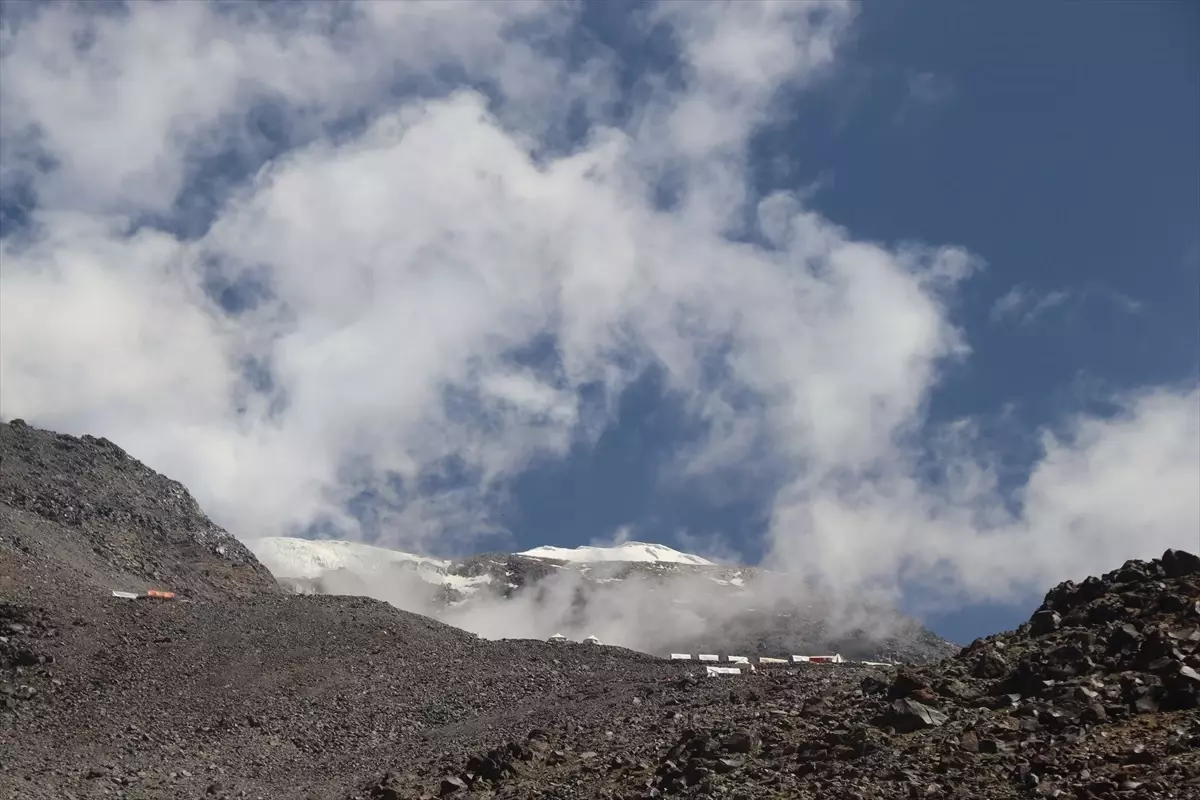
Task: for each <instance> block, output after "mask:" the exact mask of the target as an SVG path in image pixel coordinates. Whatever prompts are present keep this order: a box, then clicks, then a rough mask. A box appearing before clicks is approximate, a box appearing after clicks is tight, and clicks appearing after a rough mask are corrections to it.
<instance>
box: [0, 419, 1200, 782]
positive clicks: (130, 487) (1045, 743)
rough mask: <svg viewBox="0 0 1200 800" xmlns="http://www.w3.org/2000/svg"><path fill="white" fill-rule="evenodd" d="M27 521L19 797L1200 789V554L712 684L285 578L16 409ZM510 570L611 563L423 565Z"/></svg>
mask: <svg viewBox="0 0 1200 800" xmlns="http://www.w3.org/2000/svg"><path fill="white" fill-rule="evenodd" d="M0 514H2V515H3V516H0V522H2V523H3V524H2V525H0V753H2V754H3V758H0V797H4V798H10V797H11V798H21V800H83V799H84V798H125V799H126V800H175V798H197V797H203V798H206V799H209V798H211V800H234V799H235V798H263V799H264V800H276V799H277V798H278V799H280V800H282V799H283V798H306V800H408V799H409V798H412V799H413V800H416V799H417V798H421V799H422V800H427V799H429V798H434V797H448V798H452V799H454V798H540V799H541V800H599V798H608V799H609V800H612V799H613V798H638V800H642V798H664V797H713V798H728V799H729V800H733V798H740V797H762V798H768V800H783V799H784V798H797V799H808V798H812V799H814V800H815V798H818V797H821V798H823V797H846V798H849V797H856V798H885V797H925V798H953V797H962V798H967V797H969V798H981V799H982V800H999V799H1000V798H1004V799H1005V800H1017V798H1031V797H1060V798H1113V799H1114V800H1116V799H1117V798H1126V797H1128V798H1138V799H1139V800H1167V799H1168V798H1175V799H1177V800H1181V799H1182V798H1191V797H1196V796H1200V760H1198V759H1197V758H1196V753H1197V752H1200V557H1197V556H1196V555H1195V554H1190V553H1183V552H1180V551H1174V550H1171V551H1167V552H1166V553H1164V554H1163V555H1162V557H1161V558H1159V559H1155V560H1153V561H1130V562H1127V563H1126V564H1124V565H1122V566H1121V567H1119V568H1118V569H1115V570H1113V571H1111V572H1109V573H1107V574H1105V575H1103V576H1100V577H1093V578H1088V579H1087V580H1085V581H1082V582H1081V583H1078V584H1076V583H1072V582H1070V581H1068V582H1066V583H1063V584H1060V585H1059V586H1056V587H1054V588H1053V589H1051V590H1050V591H1049V592H1048V593H1047V594H1046V597H1045V600H1044V602H1043V604H1042V606H1041V607H1040V608H1039V609H1038V610H1037V611H1036V612H1035V613H1034V614H1033V616H1032V617H1031V618H1030V620H1029V621H1028V622H1027V623H1025V624H1023V625H1021V626H1020V627H1019V628H1018V629H1017V630H1015V631H1011V632H1006V633H999V634H995V635H993V636H988V637H986V638H983V639H979V640H977V641H976V642H974V643H972V644H971V645H970V646H969V647H966V648H963V649H962V650H960V651H959V652H957V653H955V654H954V655H953V656H951V657H950V658H947V659H943V660H941V661H939V662H937V663H935V664H930V665H924V666H918V667H903V668H887V669H876V668H873V667H866V666H862V665H856V664H834V665H817V664H806V665H784V666H780V667H772V666H769V665H764V666H763V667H761V668H760V669H759V670H758V671H757V672H755V673H745V672H743V673H738V674H718V675H715V676H708V675H706V670H705V668H704V667H703V665H699V664H696V663H694V662H691V663H689V662H677V661H670V660H666V659H661V658H655V657H653V656H650V655H646V654H643V653H638V652H634V651H632V650H628V649H623V648H620V647H613V646H594V645H586V644H578V643H571V642H567V643H562V644H553V643H548V642H544V641H537V640H509V641H490V640H486V639H482V638H479V637H476V636H473V635H471V634H470V633H467V632H465V631H463V630H460V629H457V628H454V627H452V626H449V625H445V624H442V623H440V622H437V621H435V620H433V619H430V618H429V617H425V616H420V615H417V614H412V613H409V612H406V611H403V610H400V609H398V608H396V607H394V606H392V605H389V604H388V603H384V602H381V601H379V600H375V599H370V598H363V597H345V596H322V595H312V594H309V595H297V594H295V593H292V592H288V591H283V590H282V589H281V588H280V587H279V586H278V584H276V582H275V581H274V580H273V579H272V578H271V576H270V573H269V572H268V571H267V570H266V568H265V567H264V566H263V565H262V564H260V563H259V562H258V560H257V559H256V557H255V556H254V555H252V554H251V553H250V552H249V551H245V550H243V549H240V547H239V546H238V545H237V544H236V541H233V540H232V539H231V537H229V535H228V534H227V533H225V532H223V531H220V529H219V528H217V527H216V526H215V525H213V524H212V523H211V522H210V521H208V519H207V517H205V516H204V515H203V513H202V512H201V511H200V510H199V509H198V507H197V506H196V505H195V503H194V501H193V500H192V499H191V497H190V496H189V495H187V493H186V490H184V489H183V488H182V487H180V486H179V485H178V484H177V483H174V482H172V481H170V480H168V479H166V478H164V477H163V476H160V475H157V474H156V473H154V472H153V471H152V470H149V469H148V468H146V467H145V466H144V465H141V464H139V463H137V462H136V461H134V460H133V459H131V458H129V456H127V455H125V454H123V453H119V452H118V451H117V450H116V449H115V446H114V445H111V444H110V443H108V442H105V441H103V440H100V439H94V438H91V437H81V438H75V437H69V436H62V435H57V434H53V433H51V432H48V431H40V430H36V429H33V428H31V427H29V426H27V425H24V424H18V422H17V421H13V423H11V424H0ZM300 547H307V545H301V546H300ZM325 552H326V555H329V554H330V553H332V554H334V555H333V556H330V557H331V558H334V559H335V560H336V559H337V558H340V559H341V561H340V562H336V563H340V564H342V565H346V564H349V565H351V566H356V565H361V562H359V561H356V560H355V558H354V557H349V556H348V554H353V553H356V552H357V553H364V552H366V553H369V552H370V551H363V550H361V549H359V548H349V549H348V548H345V547H338V546H336V545H335V546H333V547H331V548H327V550H326V551H325ZM494 559H495V560H498V561H499V562H501V563H507V562H508V560H509V559H515V562H514V563H518V564H528V566H529V567H530V569H531V570H535V569H536V570H540V571H542V572H544V573H545V574H548V575H549V574H553V573H564V574H575V575H577V574H579V572H580V571H581V570H582V567H579V568H578V569H577V568H571V567H567V566H565V564H564V563H563V562H559V561H551V560H546V559H537V558H528V557H526V556H505V557H503V558H501V557H483V558H482V559H480V560H474V561H468V562H465V563H464V564H462V565H458V566H456V565H454V564H453V563H449V564H448V563H445V562H442V563H441V564H432V565H430V564H429V563H428V560H421V559H405V558H403V557H395V560H396V561H397V563H398V564H399V567H398V568H400V569H412V570H414V571H415V572H418V573H420V574H426V575H430V576H431V575H434V574H443V573H438V570H439V569H440V570H444V571H445V572H444V574H447V575H449V574H454V575H459V576H460V577H472V575H469V574H464V573H467V572H471V571H472V570H475V577H478V576H482V575H484V574H487V575H493V573H492V572H490V571H489V570H488V569H485V568H484V567H485V566H486V565H487V564H489V563H492V561H493V560H494ZM406 563H407V564H412V565H414V566H411V567H405V566H404V564H406ZM583 566H589V565H587V564H584V565H583ZM608 566H609V567H613V568H615V569H616V570H617V571H620V570H624V569H627V568H630V567H629V565H628V564H616V565H608ZM310 567H313V568H315V569H320V570H324V568H325V562H322V563H321V564H319V565H315V566H314V564H313V563H312V562H310ZM591 568H592V569H594V568H595V567H594V566H593V567H591ZM700 568H701V567H700V566H696V565H691V566H689V565H678V564H676V565H669V564H649V565H647V564H642V565H640V566H639V565H635V566H634V567H632V569H649V570H651V571H652V573H654V574H657V573H656V572H654V571H656V570H672V569H700ZM456 569H461V570H462V571H463V572H462V573H460V572H455V571H453V570H456ZM422 570H424V572H421V571H422ZM384 572H385V573H389V569H385V570H384ZM156 573H157V574H156ZM539 574H541V572H539ZM743 575H745V573H744V571H743ZM721 579H722V580H725V579H724V578H721ZM702 580H705V581H707V582H708V583H709V584H711V585H716V586H720V585H721V584H718V583H716V582H715V581H712V580H709V578H707V577H706V578H702ZM490 583H491V581H489V584H488V585H490ZM430 585H432V584H430ZM113 587H131V588H132V589H145V588H170V589H175V590H177V592H178V594H177V595H176V597H175V598H174V599H157V598H149V597H145V596H142V597H139V598H138V599H126V598H124V597H118V596H114V595H113V594H112V592H111V591H110V589H111V588H113ZM479 591H482V589H481V590H479ZM512 608H513V607H512V606H504V605H502V606H499V610H500V612H501V613H504V612H505V610H506V609H508V610H511V609H512Z"/></svg>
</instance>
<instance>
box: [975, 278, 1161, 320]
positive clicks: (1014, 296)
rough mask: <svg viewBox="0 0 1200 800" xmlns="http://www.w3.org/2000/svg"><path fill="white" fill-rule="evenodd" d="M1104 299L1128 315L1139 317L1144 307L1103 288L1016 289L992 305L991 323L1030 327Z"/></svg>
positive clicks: (1022, 287)
mask: <svg viewBox="0 0 1200 800" xmlns="http://www.w3.org/2000/svg"><path fill="white" fill-rule="evenodd" d="M1097 299H1099V300H1102V301H1104V302H1106V303H1108V304H1109V305H1110V306H1112V307H1114V308H1116V309H1117V310H1119V311H1121V312H1123V313H1125V314H1136V313H1137V312H1138V311H1140V310H1141V304H1140V303H1138V302H1137V301H1136V300H1134V299H1133V298H1131V297H1129V296H1128V295H1125V294H1122V293H1121V292H1118V291H1115V290H1113V289H1108V288H1105V287H1100V286H1086V287H1082V288H1078V289H1071V290H1067V289H1054V290H1051V291H1045V292H1039V291H1036V290H1034V289H1030V288H1029V287H1028V286H1022V285H1018V286H1014V287H1012V288H1011V289H1009V290H1008V291H1007V292H1005V293H1004V294H1003V295H1001V296H1000V297H999V298H998V299H997V300H996V302H995V303H993V304H992V313H991V317H992V322H1008V321H1013V322H1016V323H1018V324H1021V325H1030V324H1032V323H1033V322H1034V321H1036V320H1038V319H1039V318H1041V317H1042V316H1044V315H1045V314H1046V312H1048V311H1051V310H1053V309H1077V308H1079V307H1081V306H1082V305H1083V304H1084V303H1087V302H1089V301H1094V300H1097Z"/></svg>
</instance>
